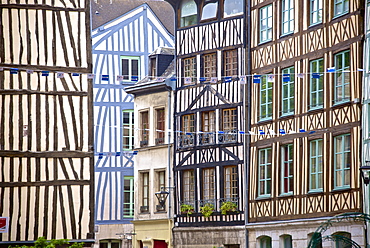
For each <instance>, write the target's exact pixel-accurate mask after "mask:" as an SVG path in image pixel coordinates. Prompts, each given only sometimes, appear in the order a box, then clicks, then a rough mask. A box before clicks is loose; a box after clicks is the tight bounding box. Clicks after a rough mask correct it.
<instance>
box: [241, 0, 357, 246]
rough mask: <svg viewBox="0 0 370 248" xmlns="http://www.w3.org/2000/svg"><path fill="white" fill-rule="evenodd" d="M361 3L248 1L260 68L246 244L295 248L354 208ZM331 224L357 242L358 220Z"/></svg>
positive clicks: (256, 67)
mask: <svg viewBox="0 0 370 248" xmlns="http://www.w3.org/2000/svg"><path fill="white" fill-rule="evenodd" d="M363 10H364V2H363V1H315V0H310V1H296V0H281V1H252V2H251V20H252V22H251V25H252V27H254V28H253V29H252V35H251V37H252V39H251V58H252V74H255V75H260V77H256V76H254V78H255V79H256V81H254V82H256V83H253V84H252V86H251V96H252V97H251V99H252V104H251V131H252V135H251V157H250V171H249V173H250V184H249V220H248V222H249V224H248V225H247V228H249V229H250V235H251V236H252V237H253V238H252V239H251V242H252V243H257V245H263V244H269V245H270V246H272V247H275V246H278V245H279V243H280V244H282V242H283V243H284V244H289V243H290V244H292V242H295V244H296V245H298V246H297V247H303V246H306V245H307V239H309V238H310V232H311V233H312V232H314V231H315V230H316V228H317V227H318V226H319V224H320V221H324V220H325V219H326V218H328V217H330V216H333V215H336V214H340V213H345V212H358V211H360V210H361V189H360V178H359V170H358V169H359V166H360V147H359V145H358V144H360V142H361V135H360V129H361V106H360V103H361V100H360V99H361V98H362V91H361V90H362V74H361V73H359V72H358V70H357V69H358V68H362V63H363V62H362V60H363V57H362V39H363V35H362V34H363V23H364V20H363ZM253 134H255V135H253ZM271 223H274V224H271ZM329 231H330V232H332V233H335V232H337V233H344V234H343V235H345V236H346V237H350V238H352V239H353V240H355V241H356V242H358V244H363V242H364V240H363V238H362V237H363V233H358V232H356V224H354V225H351V226H348V225H346V224H344V225H338V226H335V227H333V228H332V230H329ZM302 234H304V236H303V237H302ZM330 234H331V233H330ZM323 235H324V234H323ZM261 247H262V246H261ZM267 247H268V246H267ZM287 247H289V246H287Z"/></svg>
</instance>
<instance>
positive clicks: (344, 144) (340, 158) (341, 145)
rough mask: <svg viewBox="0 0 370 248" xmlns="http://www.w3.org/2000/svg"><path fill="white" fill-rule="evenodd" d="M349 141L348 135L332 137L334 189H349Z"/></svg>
mask: <svg viewBox="0 0 370 248" xmlns="http://www.w3.org/2000/svg"><path fill="white" fill-rule="evenodd" d="M350 177H351V139H350V135H349V134H345V135H340V136H337V137H334V188H335V189H336V188H348V187H350Z"/></svg>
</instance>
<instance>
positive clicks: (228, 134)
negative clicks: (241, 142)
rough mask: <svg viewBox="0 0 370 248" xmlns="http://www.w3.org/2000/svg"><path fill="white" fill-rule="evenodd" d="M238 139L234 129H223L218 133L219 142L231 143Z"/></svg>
mask: <svg viewBox="0 0 370 248" xmlns="http://www.w3.org/2000/svg"><path fill="white" fill-rule="evenodd" d="M237 140H238V132H237V131H236V130H231V131H223V132H222V133H219V134H218V142H219V143H233V142H237Z"/></svg>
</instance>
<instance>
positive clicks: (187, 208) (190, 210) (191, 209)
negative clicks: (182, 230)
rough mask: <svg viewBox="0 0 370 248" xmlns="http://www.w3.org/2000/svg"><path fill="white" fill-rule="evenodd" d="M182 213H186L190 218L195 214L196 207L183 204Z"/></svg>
mask: <svg viewBox="0 0 370 248" xmlns="http://www.w3.org/2000/svg"><path fill="white" fill-rule="evenodd" d="M180 211H181V213H186V214H187V216H189V215H191V214H192V213H193V212H194V207H193V206H192V205H189V204H181V206H180Z"/></svg>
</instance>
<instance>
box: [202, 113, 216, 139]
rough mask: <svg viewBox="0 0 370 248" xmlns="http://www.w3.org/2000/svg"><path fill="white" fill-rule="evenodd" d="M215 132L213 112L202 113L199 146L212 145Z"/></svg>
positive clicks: (214, 115)
mask: <svg viewBox="0 0 370 248" xmlns="http://www.w3.org/2000/svg"><path fill="white" fill-rule="evenodd" d="M215 130H216V113H215V111H205V112H202V130H201V131H202V132H203V133H200V134H199V137H200V142H201V144H214V143H215V133H214V132H215Z"/></svg>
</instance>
